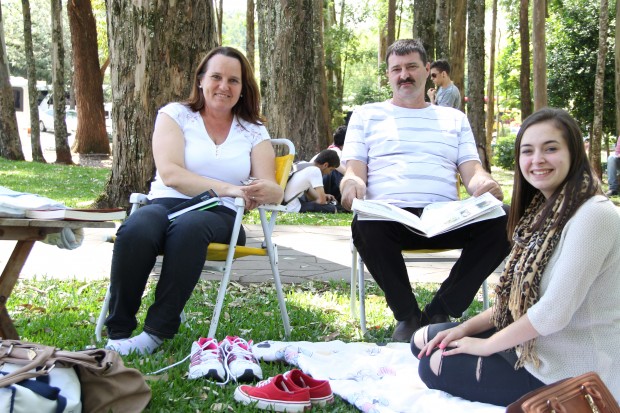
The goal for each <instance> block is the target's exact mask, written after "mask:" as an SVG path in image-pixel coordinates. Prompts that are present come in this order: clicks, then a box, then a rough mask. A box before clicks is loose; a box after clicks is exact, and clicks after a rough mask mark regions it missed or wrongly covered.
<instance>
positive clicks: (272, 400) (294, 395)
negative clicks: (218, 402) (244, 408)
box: [234, 374, 312, 413]
mask: <svg viewBox="0 0 620 413" xmlns="http://www.w3.org/2000/svg"><path fill="white" fill-rule="evenodd" d="M234 397H235V400H236V401H238V402H240V403H243V404H245V405H249V404H251V405H253V407H255V408H257V409H261V410H272V411H276V412H288V413H298V412H304V411H305V410H310V408H311V407H312V405H311V404H310V390H309V389H307V388H299V387H297V386H295V385H294V384H292V383H290V382H286V381H285V380H284V376H282V375H281V374H278V375H277V376H275V377H270V378H268V379H267V380H263V381H261V382H259V383H258V384H257V385H256V386H247V385H243V386H239V387H237V388H236V389H235V396H234Z"/></svg>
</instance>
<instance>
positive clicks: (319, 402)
mask: <svg viewBox="0 0 620 413" xmlns="http://www.w3.org/2000/svg"><path fill="white" fill-rule="evenodd" d="M333 402H334V395H333V394H330V395H329V396H325V397H314V398H313V397H310V404H311V405H312V406H313V407H314V406H317V407H324V406H326V405H328V404H331V403H333Z"/></svg>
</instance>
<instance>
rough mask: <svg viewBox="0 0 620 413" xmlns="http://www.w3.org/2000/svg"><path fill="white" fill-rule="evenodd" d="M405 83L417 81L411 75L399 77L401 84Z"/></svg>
mask: <svg viewBox="0 0 620 413" xmlns="http://www.w3.org/2000/svg"><path fill="white" fill-rule="evenodd" d="M403 83H415V80H413V78H411V77H408V78H407V79H398V84H399V85H402V84H403Z"/></svg>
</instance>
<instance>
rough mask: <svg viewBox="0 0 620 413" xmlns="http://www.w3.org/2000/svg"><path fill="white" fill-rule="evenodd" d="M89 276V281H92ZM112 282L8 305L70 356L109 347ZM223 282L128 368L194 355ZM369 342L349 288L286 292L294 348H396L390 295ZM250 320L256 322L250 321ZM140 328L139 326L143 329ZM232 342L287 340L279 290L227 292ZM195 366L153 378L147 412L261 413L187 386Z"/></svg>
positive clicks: (36, 284) (35, 289) (30, 293)
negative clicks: (106, 327) (298, 344)
mask: <svg viewBox="0 0 620 413" xmlns="http://www.w3.org/2000/svg"><path fill="white" fill-rule="evenodd" d="M85 277H86V274H85ZM107 283H108V282H107V281H106V280H102V281H91V282H84V281H75V280H68V281H61V280H54V279H47V278H40V279H33V280H28V279H23V280H20V281H19V282H18V283H17V285H16V287H15V289H14V291H13V294H12V296H11V300H9V302H8V305H7V307H8V311H9V313H10V314H11V315H12V317H13V319H14V321H15V326H16V328H17V331H18V332H19V333H20V335H21V339H22V340H25V341H31V342H40V343H45V344H48V345H53V346H57V347H60V348H63V349H68V350H80V349H84V348H86V347H87V346H102V345H103V344H105V343H101V342H100V343H97V342H96V341H95V338H94V328H95V322H96V317H97V315H98V313H99V310H100V307H101V304H102V301H103V297H104V295H105V289H106V288H107ZM154 286H155V280H151V281H149V284H148V286H147V290H146V292H145V297H144V299H143V306H142V308H141V310H140V312H139V314H138V320H139V326H141V325H142V322H143V320H144V316H145V310H146V308H147V306H148V305H149V304H150V303H151V302H152V300H153V294H154ZM218 286H219V282H211V281H200V282H199V283H198V285H197V287H196V289H195V290H194V292H193V294H192V296H191V298H190V301H189V302H188V304H187V306H186V307H185V312H186V315H187V321H186V323H185V324H183V325H182V326H181V328H180V331H179V333H178V334H177V335H176V336H175V337H174V339H172V340H168V341H166V342H165V343H164V344H163V345H162V346H161V347H160V349H159V350H158V351H156V352H155V353H154V354H152V355H149V356H137V355H131V356H127V357H124V361H125V364H126V365H128V366H130V367H134V368H137V369H138V370H140V371H141V372H142V373H149V372H153V371H156V370H157V369H160V368H162V367H166V366H168V365H170V364H172V363H174V362H176V361H179V360H181V359H182V358H184V357H185V356H187V354H189V351H190V348H191V343H192V342H193V341H195V340H197V339H198V338H199V337H201V336H206V335H207V332H208V329H209V323H210V319H211V315H212V312H213V303H214V302H215V299H216V295H217V288H218ZM436 288H437V285H435V284H417V285H416V286H415V294H416V297H417V299H418V300H419V303H420V305H421V306H423V305H424V304H426V303H427V302H428V301H430V299H431V297H432V296H433V294H434V293H435V291H436ZM367 291H368V296H367V299H366V307H367V309H366V313H367V315H368V330H369V335H368V336H367V337H362V335H361V333H360V330H359V322H358V321H357V320H356V319H352V318H351V315H350V306H349V285H348V284H347V283H345V282H317V281H314V282H306V283H303V284H288V285H285V286H284V292H285V295H286V302H287V309H288V313H289V317H290V320H291V325H292V327H293V331H292V334H291V340H292V341H313V342H321V341H330V340H342V341H345V342H352V341H368V342H375V343H382V342H386V341H389V339H390V337H391V334H392V329H393V327H394V319H393V316H392V314H391V312H390V311H389V309H387V307H386V304H385V298H384V297H383V293H382V292H381V290H380V289H379V288H378V287H377V286H376V284H375V283H374V282H370V281H369V282H368V283H367ZM481 306H482V303H481V302H478V301H476V302H474V303H473V304H472V306H471V307H470V310H469V311H470V314H475V313H477V312H478V311H480V309H481ZM250 314H251V316H250ZM139 328H140V327H139ZM225 335H239V336H242V337H244V338H246V339H253V340H254V342H260V341H263V340H282V339H283V338H284V328H283V327H282V320H281V319H280V312H279V307H278V302H277V298H276V293H275V290H274V287H273V284H272V283H260V284H243V285H242V284H239V283H231V284H230V286H229V288H228V293H227V296H226V301H225V304H224V308H223V312H222V316H221V319H220V324H219V326H218V335H217V339H219V340H221V339H223V338H224V336H225ZM261 367H262V369H263V374H264V376H265V377H269V376H274V375H276V374H279V373H283V372H285V371H287V370H289V369H290V368H291V366H288V365H284V364H281V363H265V362H262V363H261ZM187 372H188V362H186V363H183V364H181V365H179V366H177V367H174V368H172V369H170V370H168V371H167V372H165V373H162V374H160V375H157V376H155V377H150V376H149V377H148V378H149V381H148V384H149V386H150V387H151V389H152V393H153V399H152V401H151V404H150V405H149V407H148V408H147V410H146V411H147V412H172V411H174V412H187V413H195V412H211V411H218V409H220V408H222V410H219V411H231V412H232V411H234V412H254V411H255V410H254V409H252V408H249V407H244V406H240V405H238V404H237V403H236V402H235V401H234V399H233V393H234V390H235V385H234V384H228V385H226V386H224V387H223V388H222V387H219V386H217V385H215V384H214V383H212V382H210V381H206V380H204V381H201V380H187ZM314 411H316V412H356V411H357V410H356V409H355V408H354V407H353V406H351V405H349V404H348V403H346V402H345V401H343V400H342V399H340V398H336V402H335V404H333V405H330V406H328V407H326V408H324V409H317V408H314V409H313V412H314Z"/></svg>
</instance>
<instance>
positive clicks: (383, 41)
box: [377, 23, 389, 88]
mask: <svg viewBox="0 0 620 413" xmlns="http://www.w3.org/2000/svg"><path fill="white" fill-rule="evenodd" d="M380 24H381V23H380ZM380 27H381V28H380V29H379V52H378V53H377V74H378V77H377V80H378V84H379V87H380V88H381V87H384V86H386V85H387V83H388V82H387V78H386V77H385V76H384V75H383V73H385V71H386V70H387V67H385V54H386V53H387V48H388V46H389V44H388V42H387V27H386V26H380Z"/></svg>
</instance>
